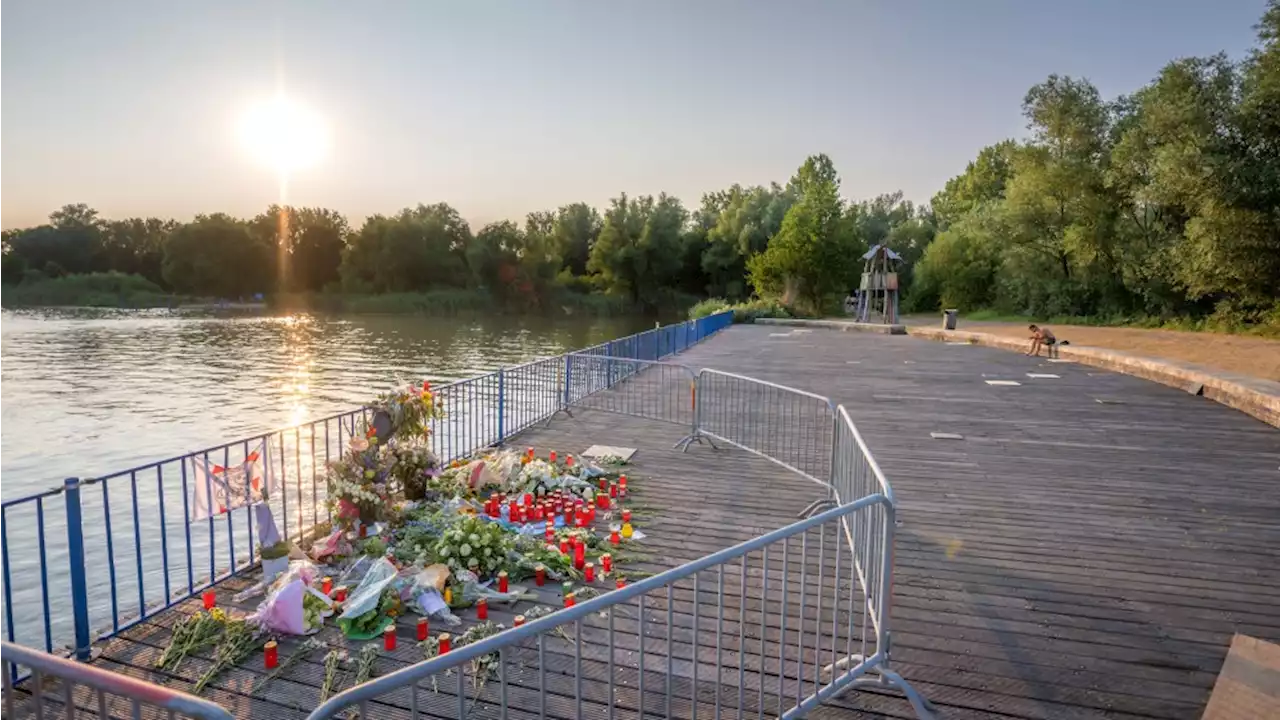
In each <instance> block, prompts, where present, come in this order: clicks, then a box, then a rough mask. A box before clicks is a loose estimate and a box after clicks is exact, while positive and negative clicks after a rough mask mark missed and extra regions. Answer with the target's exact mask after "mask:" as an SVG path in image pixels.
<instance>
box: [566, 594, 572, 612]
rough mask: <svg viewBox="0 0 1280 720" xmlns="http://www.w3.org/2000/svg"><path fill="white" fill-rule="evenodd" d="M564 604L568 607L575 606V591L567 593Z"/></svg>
mask: <svg viewBox="0 0 1280 720" xmlns="http://www.w3.org/2000/svg"><path fill="white" fill-rule="evenodd" d="M564 606H565V607H567V608H571V607H573V593H565V596H564Z"/></svg>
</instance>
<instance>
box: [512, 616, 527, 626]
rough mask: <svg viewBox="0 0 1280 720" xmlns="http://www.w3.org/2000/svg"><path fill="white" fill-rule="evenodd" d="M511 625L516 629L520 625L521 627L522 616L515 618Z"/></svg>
mask: <svg viewBox="0 0 1280 720" xmlns="http://www.w3.org/2000/svg"><path fill="white" fill-rule="evenodd" d="M512 623H513V624H514V625H515V626H516V627H520V626H521V625H523V624H524V616H523V615H517V616H516V619H515V620H513V621H512Z"/></svg>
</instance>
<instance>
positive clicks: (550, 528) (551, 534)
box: [547, 525, 556, 543]
mask: <svg viewBox="0 0 1280 720" xmlns="http://www.w3.org/2000/svg"><path fill="white" fill-rule="evenodd" d="M555 541H556V530H555V526H554V525H547V542H548V543H553V542H555Z"/></svg>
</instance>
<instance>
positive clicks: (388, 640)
mask: <svg viewBox="0 0 1280 720" xmlns="http://www.w3.org/2000/svg"><path fill="white" fill-rule="evenodd" d="M382 647H383V648H385V649H387V650H395V649H396V626H395V625H394V624H393V625H388V626H387V629H386V630H383V631H382Z"/></svg>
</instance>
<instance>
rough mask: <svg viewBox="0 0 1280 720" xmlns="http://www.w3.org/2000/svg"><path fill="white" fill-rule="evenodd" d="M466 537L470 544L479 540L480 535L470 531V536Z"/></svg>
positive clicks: (474, 543)
mask: <svg viewBox="0 0 1280 720" xmlns="http://www.w3.org/2000/svg"><path fill="white" fill-rule="evenodd" d="M467 539H468V540H470V541H471V544H472V545H476V544H478V543H479V542H480V536H479V535H477V534H475V533H471V537H469V538H467Z"/></svg>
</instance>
